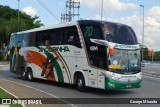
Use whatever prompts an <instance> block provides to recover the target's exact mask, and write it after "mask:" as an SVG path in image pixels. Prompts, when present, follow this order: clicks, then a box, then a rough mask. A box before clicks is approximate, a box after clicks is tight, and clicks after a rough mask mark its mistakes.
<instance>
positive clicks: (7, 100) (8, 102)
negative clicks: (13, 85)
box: [2, 99, 12, 104]
mask: <svg viewBox="0 0 160 107" xmlns="http://www.w3.org/2000/svg"><path fill="white" fill-rule="evenodd" d="M2 104H12V101H11V99H2Z"/></svg>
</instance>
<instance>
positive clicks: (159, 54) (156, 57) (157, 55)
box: [154, 51, 160, 61]
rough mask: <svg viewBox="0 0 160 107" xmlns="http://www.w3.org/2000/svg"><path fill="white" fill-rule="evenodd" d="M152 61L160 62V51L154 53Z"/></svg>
mask: <svg viewBox="0 0 160 107" xmlns="http://www.w3.org/2000/svg"><path fill="white" fill-rule="evenodd" d="M154 61H160V51H158V52H154Z"/></svg>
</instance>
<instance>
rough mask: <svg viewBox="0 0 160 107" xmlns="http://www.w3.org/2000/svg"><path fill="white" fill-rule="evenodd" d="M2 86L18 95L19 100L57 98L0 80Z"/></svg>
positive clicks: (55, 106) (60, 106)
mask: <svg viewBox="0 0 160 107" xmlns="http://www.w3.org/2000/svg"><path fill="white" fill-rule="evenodd" d="M0 86H1V87H2V88H4V89H6V90H7V91H9V92H10V93H12V94H14V95H16V96H17V97H18V98H55V97H53V96H51V95H49V94H47V93H45V92H42V91H39V90H36V89H33V88H30V87H27V86H24V85H20V84H17V83H14V82H10V81H6V80H0ZM57 100H59V99H57ZM26 107H72V106H71V105H70V104H42V105H26Z"/></svg>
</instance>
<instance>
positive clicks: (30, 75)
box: [27, 69, 34, 82]
mask: <svg viewBox="0 0 160 107" xmlns="http://www.w3.org/2000/svg"><path fill="white" fill-rule="evenodd" d="M27 74H28V75H27V78H28V81H30V82H32V81H33V80H34V77H33V72H32V70H31V69H28V73H27Z"/></svg>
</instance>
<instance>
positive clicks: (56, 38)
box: [36, 29, 62, 46]
mask: <svg viewBox="0 0 160 107" xmlns="http://www.w3.org/2000/svg"><path fill="white" fill-rule="evenodd" d="M61 44H62V32H61V29H51V30H45V31H38V32H37V33H36V45H37V46H45V45H61Z"/></svg>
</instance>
